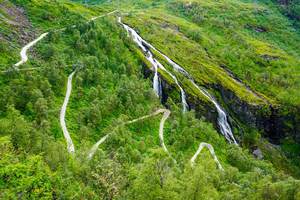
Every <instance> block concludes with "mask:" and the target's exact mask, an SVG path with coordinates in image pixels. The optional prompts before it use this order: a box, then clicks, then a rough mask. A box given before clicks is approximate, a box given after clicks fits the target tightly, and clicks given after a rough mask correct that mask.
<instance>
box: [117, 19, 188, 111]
mask: <svg viewBox="0 0 300 200" xmlns="http://www.w3.org/2000/svg"><path fill="white" fill-rule="evenodd" d="M118 22H119V23H120V24H121V25H122V26H123V27H124V29H125V30H126V31H127V33H129V34H130V35H131V37H132V39H133V41H134V42H135V43H136V44H137V45H138V46H139V47H140V48H141V49H142V51H143V52H144V54H145V55H146V59H147V60H148V61H149V62H150V63H151V65H152V67H153V68H154V78H153V90H154V91H155V93H156V95H157V96H161V95H162V88H161V84H160V82H161V81H160V78H159V76H158V69H161V70H163V71H165V72H166V73H167V74H168V75H169V76H171V78H172V79H173V80H174V82H175V84H176V85H177V86H178V88H179V90H180V93H181V103H182V109H183V112H186V111H187V110H188V104H187V102H186V95H185V91H184V90H183V88H182V87H181V86H180V84H179V81H178V80H177V78H176V77H175V76H174V75H173V74H172V73H171V72H169V71H168V70H167V69H166V68H165V67H164V66H163V65H162V64H161V63H160V62H159V61H158V60H156V59H155V58H154V56H153V54H152V52H151V51H150V50H149V47H151V45H149V44H148V43H147V42H146V41H145V40H144V39H143V38H142V37H141V36H140V35H139V34H138V33H137V32H136V31H135V30H134V29H132V28H130V27H129V26H127V25H126V24H123V23H122V21H121V17H119V18H118ZM151 48H152V47H151Z"/></svg>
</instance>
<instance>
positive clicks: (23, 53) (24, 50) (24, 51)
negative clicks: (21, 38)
mask: <svg viewBox="0 0 300 200" xmlns="http://www.w3.org/2000/svg"><path fill="white" fill-rule="evenodd" d="M115 12H117V10H114V11H112V12H109V13H107V14H104V15H100V16H97V17H92V18H91V19H90V20H88V21H87V23H89V22H91V21H95V20H96V19H98V18H101V17H105V16H108V15H111V14H113V13H115ZM72 27H73V28H75V27H76V25H73V26H72ZM65 29H66V28H62V29H57V30H53V31H63V30H65ZM48 34H49V32H46V33H43V34H41V35H40V36H39V37H38V38H37V39H35V40H33V41H31V42H29V43H28V44H26V45H25V46H24V47H23V48H22V50H21V52H20V55H21V60H20V61H19V62H18V63H16V64H14V67H15V68H16V69H18V67H19V66H20V65H22V64H24V63H26V62H27V61H28V56H27V51H28V49H30V48H31V47H32V46H34V45H35V44H36V43H38V42H39V41H40V40H42V39H43V38H45V37H46V36H47V35H48Z"/></svg>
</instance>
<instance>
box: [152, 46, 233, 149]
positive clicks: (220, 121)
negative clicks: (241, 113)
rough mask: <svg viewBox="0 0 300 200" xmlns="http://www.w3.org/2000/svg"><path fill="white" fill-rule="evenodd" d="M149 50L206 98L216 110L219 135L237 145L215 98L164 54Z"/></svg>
mask: <svg viewBox="0 0 300 200" xmlns="http://www.w3.org/2000/svg"><path fill="white" fill-rule="evenodd" d="M150 47H151V48H153V49H154V50H156V51H157V52H159V54H160V55H162V56H163V57H164V58H165V59H166V60H167V62H168V63H169V64H170V65H172V66H173V69H174V70H176V71H177V72H179V73H181V74H183V75H184V76H186V77H187V78H188V79H189V80H190V82H191V83H192V84H193V85H194V86H195V87H196V88H197V89H198V90H199V91H200V92H201V93H202V94H203V95H204V96H205V97H207V98H208V99H209V100H210V101H211V102H212V103H213V104H214V106H215V108H216V109H217V112H218V125H219V128H220V131H221V133H222V134H223V135H224V137H225V138H226V140H227V141H229V142H233V143H234V144H237V142H236V140H235V138H234V136H233V133H232V130H231V127H230V125H229V123H228V120H227V114H226V112H225V110H224V109H223V108H222V107H221V106H220V105H219V104H218V102H217V101H216V100H215V98H214V97H213V96H212V95H211V94H209V92H208V91H207V90H205V89H204V88H201V87H199V86H198V85H197V84H196V83H195V81H194V79H193V78H192V76H191V75H190V74H189V73H188V72H187V71H186V70H185V69H183V68H182V67H181V66H179V65H178V64H177V63H175V62H174V61H172V60H171V59H170V58H169V57H168V56H166V55H165V54H163V53H161V52H160V51H158V50H157V49H156V48H154V47H153V46H152V45H150Z"/></svg>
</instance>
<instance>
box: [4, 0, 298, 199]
mask: <svg viewBox="0 0 300 200" xmlns="http://www.w3.org/2000/svg"><path fill="white" fill-rule="evenodd" d="M12 2H14V3H15V4H17V5H18V6H22V7H23V8H24V9H25V10H26V13H27V15H28V18H29V19H30V20H31V22H32V23H33V25H34V27H35V28H36V29H40V30H43V31H48V30H52V29H53V28H62V27H64V26H68V27H67V29H66V30H62V31H57V32H55V31H51V32H50V33H49V35H48V36H47V37H46V38H45V39H44V40H42V41H40V42H39V43H38V44H37V45H36V46H34V47H33V49H34V53H32V52H29V61H28V62H27V63H26V64H24V65H22V66H21V69H22V68H28V69H30V68H36V70H28V71H12V72H7V73H3V74H1V78H0V96H1V98H0V105H1V106H0V136H1V137H0V198H1V199H293V198H294V199H297V198H299V194H300V192H299V189H298V188H299V181H298V180H296V179H295V178H293V177H290V176H288V175H287V174H285V172H286V173H289V170H286V171H284V170H285V169H287V168H288V167H287V166H286V165H283V164H281V163H279V164H278V163H277V162H272V161H275V160H277V158H276V157H275V156H273V154H272V155H271V154H270V155H271V156H270V157H269V158H267V159H268V160H269V161H267V160H256V159H255V158H254V157H253V156H252V155H251V154H250V153H249V152H248V151H247V150H245V149H242V148H240V147H235V146H233V145H230V144H228V143H227V142H226V141H225V139H224V138H223V137H222V136H221V135H219V134H218V133H217V131H216V130H215V129H214V127H213V125H212V124H210V123H207V122H205V120H204V119H196V117H195V115H196V114H195V113H194V112H187V113H185V114H182V112H181V106H180V105H177V104H176V103H175V102H176V98H178V94H177V93H176V92H174V94H172V95H170V98H169V99H168V105H169V106H170V107H171V110H172V114H171V117H170V119H168V121H166V125H165V135H164V137H165V143H166V146H167V148H168V149H169V151H170V155H171V156H172V157H174V158H175V159H176V161H177V163H174V162H173V160H172V159H171V158H170V157H169V155H167V154H166V153H165V152H164V151H163V150H162V149H161V148H160V141H159V138H158V127H159V121H160V118H161V116H157V117H154V118H151V119H147V120H144V121H141V122H138V123H136V124H131V125H128V126H121V127H120V128H118V129H115V127H116V126H117V125H119V124H120V123H122V122H125V121H128V120H130V119H135V118H137V117H140V116H143V115H146V114H149V113H151V112H153V111H154V110H156V109H158V108H159V107H161V105H160V102H159V100H158V99H157V98H156V97H155V95H154V93H153V92H152V89H151V83H150V81H149V80H145V79H144V75H143V72H142V70H143V66H142V65H143V64H145V63H144V62H145V60H142V59H141V57H142V56H143V55H141V54H139V55H137V52H136V47H135V46H134V44H133V43H132V42H131V40H130V39H128V37H127V35H126V34H125V33H124V31H123V29H122V28H121V27H120V26H119V25H118V24H117V23H116V22H115V18H114V17H106V18H105V19H98V20H96V21H95V22H90V23H85V22H86V21H85V20H86V19H90V18H91V17H92V16H97V15H100V14H101V13H103V11H104V10H106V8H109V9H107V10H112V7H113V6H112V5H115V4H116V2H112V4H111V5H110V4H109V3H107V2H106V3H105V2H102V1H98V2H94V3H99V4H101V5H103V7H102V6H101V7H98V6H84V5H81V4H79V3H74V2H70V1H65V0H61V1H37V0H30V1H29V0H26V1H20V0H14V1H12ZM199 2H200V4H199V3H192V7H193V8H192V9H191V10H189V11H185V8H184V6H185V4H184V3H183V4H182V3H175V4H174V3H172V4H169V6H168V9H170V10H171V11H172V12H173V11H180V12H178V13H177V14H178V15H184V16H185V19H182V18H179V17H175V16H172V15H171V14H165V13H166V12H162V11H161V10H160V9H161V8H163V9H165V7H164V5H165V4H166V3H169V2H168V1H146V0H145V1H122V2H121V5H122V6H124V8H127V7H131V6H132V8H141V7H142V8H149V9H150V10H149V11H148V10H144V11H145V15H144V17H141V19H142V20H143V21H141V22H140V21H137V22H134V23H133V22H132V21H133V18H128V19H127V20H128V21H129V22H131V23H133V24H134V25H136V26H137V27H138V28H139V29H140V31H141V32H142V33H143V34H146V33H148V32H153V36H150V35H146V36H145V37H147V39H149V41H151V42H153V43H154V44H155V46H157V47H158V48H159V49H162V50H163V51H164V52H167V53H168V55H169V53H170V55H171V57H172V58H174V60H176V61H180V62H179V63H180V64H182V65H183V66H185V67H187V69H189V70H192V72H193V75H195V76H196V79H197V82H199V83H201V84H206V83H212V84H213V83H218V84H223V85H224V86H226V87H228V88H231V89H232V90H235V89H236V90H237V94H238V95H241V96H240V97H241V98H242V97H244V98H245V99H247V100H249V101H250V102H255V103H261V102H260V101H259V100H258V99H257V98H256V97H254V96H247V95H248V94H249V93H247V91H246V90H245V88H244V89H241V88H240V86H238V85H237V84H235V83H233V82H231V81H230V79H229V78H228V76H227V75H226V74H224V73H223V71H222V70H220V69H219V68H218V65H219V64H220V63H226V64H228V66H229V67H230V68H231V69H233V71H235V72H236V73H237V74H238V75H239V76H241V77H242V76H243V75H244V74H243V73H244V72H239V71H238V70H239V67H240V66H241V65H245V64H247V62H249V63H250V65H249V66H253V69H252V68H250V67H249V69H247V70H246V71H247V72H248V75H247V77H248V76H249V77H250V76H251V77H252V76H254V77H255V80H253V82H251V80H249V83H251V84H253V86H255V89H258V90H259V91H263V90H265V89H266V88H265V87H264V85H260V84H259V83H258V82H257V80H258V79H257V76H259V75H260V74H259V73H258V74H256V70H257V71H259V69H257V67H258V65H257V64H253V62H252V61H251V60H249V59H245V61H243V62H241V63H242V64H240V65H237V66H236V67H235V64H236V63H238V62H239V61H240V60H239V59H244V58H245V57H244V56H245V55H247V54H248V53H250V54H249V55H250V58H253V57H251V55H255V56H257V55H267V56H265V57H264V58H268V59H269V58H271V59H273V58H275V57H276V58H277V57H279V58H280V59H286V61H287V62H284V61H276V60H273V61H264V60H263V59H262V58H259V59H256V58H255V61H261V63H262V65H271V66H272V68H274V71H276V72H274V73H273V72H269V71H267V72H264V73H265V75H264V76H265V77H266V79H269V77H271V78H272V79H270V80H272V81H274V80H276V82H275V83H276V84H275V86H274V88H275V89H274V91H277V89H278V88H279V86H278V85H280V86H283V85H284V86H289V89H291V90H292V89H293V88H292V85H293V84H294V82H293V81H294V80H292V79H290V78H291V77H290V76H289V75H287V74H286V71H285V72H282V73H283V74H285V75H284V77H285V78H286V80H281V79H279V78H278V77H279V76H281V75H282V74H281V72H279V70H278V69H277V68H279V66H281V65H282V68H284V69H285V70H286V69H287V68H289V67H290V66H291V65H292V64H294V63H296V64H297V62H296V61H295V60H294V58H291V57H289V56H287V55H286V53H285V51H291V52H292V51H293V50H292V48H293V47H294V46H293V45H291V44H290V40H293V39H295V38H294V34H292V33H291V34H290V36H291V38H290V39H288V41H289V42H288V45H287V46H286V48H285V47H282V45H283V42H282V40H279V43H280V44H278V46H277V45H275V46H276V47H277V49H276V50H272V47H273V46H272V45H271V46H270V45H269V44H268V42H269V40H270V37H271V36H270V37H269V36H266V38H267V39H263V37H260V36H259V37H254V36H253V37H252V34H253V33H250V32H251V31H249V30H243V31H242V32H239V31H240V30H239V29H237V32H238V33H241V34H245V37H246V39H245V40H247V42H249V44H248V43H247V45H245V47H251V48H250V50H249V51H246V50H245V49H243V50H244V51H242V50H241V51H239V52H238V53H240V54H239V55H240V56H241V58H238V57H239V55H236V54H234V55H231V54H230V53H226V52H221V50H219V49H218V48H217V46H218V45H221V47H222V51H225V50H226V51H229V50H228V49H226V48H225V50H224V48H223V47H224V45H225V44H224V40H226V42H227V39H228V37H227V36H230V37H229V39H232V38H234V37H237V39H236V40H234V41H232V40H229V41H230V45H232V47H235V49H236V48H237V47H238V46H236V43H237V41H240V40H239V39H241V38H240V37H238V36H239V34H236V35H234V37H233V36H232V35H230V34H229V33H228V32H230V31H232V30H233V29H236V28H237V27H239V26H237V24H239V23H242V22H243V21H242V22H240V21H239V22H238V23H237V24H233V25H232V24H231V23H230V20H229V19H231V18H232V17H236V16H234V14H236V12H233V14H232V15H233V16H231V15H229V16H222V17H220V18H214V17H213V16H216V15H215V14H216V13H220V11H219V9H220V8H219V7H216V8H215V7H214V6H213V5H218V6H220V7H222V6H224V2H223V1H221V2H219V3H217V2H214V3H215V4H213V3H212V2H211V1H210V2H208V3H207V4H205V3H204V2H203V1H199ZM90 3H92V2H90ZM102 3H103V4H102ZM202 4H203V5H202ZM104 5H105V6H107V7H105V6H104ZM108 5H110V6H108ZM199 5H200V6H199ZM229 5H230V8H232V9H233V10H234V11H235V10H236V7H238V8H239V6H241V5H243V6H244V5H247V6H249V5H248V4H244V3H240V2H239V3H237V2H236V1H234V2H231V1H230V4H229ZM243 6H242V8H243ZM247 6H246V7H247ZM153 7H155V9H154V10H151V8H153ZM204 8H205V9H204ZM208 8H212V9H211V12H212V13H209V12H208V10H209V9H208ZM247 8H248V7H247ZM182 9H184V10H182ZM152 11H153V14H151V15H150V14H149V13H147V12H152ZM246 11H247V14H245V16H247V15H248V14H249V13H248V11H249V10H248V9H246ZM246 11H245V12H246ZM205 12H208V13H205ZM249 12H250V11H249ZM157 13H159V14H158V15H156V14H157ZM177 14H176V15H177ZM154 15H156V16H154ZM262 15H263V19H264V20H265V17H266V16H265V15H264V14H263V13H262ZM132 16H133V15H132ZM132 16H131V17H132ZM245 16H243V17H245ZM249 16H251V17H252V15H250V14H249ZM274 16H275V15H274ZM276 16H277V13H276ZM278 16H279V15H278ZM226 17H229V18H226ZM251 17H249V18H251ZM221 18H222V19H221ZM249 18H247V20H249V22H251V26H249V27H251V28H253V27H256V28H257V27H264V28H266V29H267V30H272V28H273V27H272V26H271V25H270V26H269V25H268V24H267V23H265V22H264V21H263V20H262V21H260V20H261V19H260V18H259V17H258V18H259V19H256V18H255V20H258V22H259V23H258V24H257V23H256V22H257V21H255V20H254V21H253V20H250V19H249ZM279 18H280V19H278V21H277V22H283V21H284V20H282V17H281V16H280V17H279ZM244 20H246V19H244ZM188 21H191V22H188ZM162 22H163V23H164V29H166V30H167V35H166V36H163V35H164V34H165V32H164V31H161V30H162V28H160V25H161V23H162ZM211 22H214V23H212V25H211V26H215V27H211V26H208V25H207V24H209V23H211ZM141 23H143V27H145V23H146V25H149V30H150V28H151V31H148V29H147V28H145V29H144V28H141V27H142V26H141ZM260 23H262V24H260ZM285 23H287V22H285ZM73 24H77V26H76V27H72V26H71V25H73ZM242 24H243V23H242ZM258 25H259V26H258ZM285 25H286V24H285ZM285 25H283V26H285ZM202 26H203V27H204V28H202ZM231 26H233V27H231ZM1 27H2V24H1ZM228 27H229V28H228ZM206 28H207V30H208V32H206V31H204V30H203V29H206ZM224 28H225V30H227V31H225V33H224V34H226V35H222V34H223V33H222V34H221V33H220V32H221V31H222V30H224ZM227 28H228V29H227ZM279 28H280V27H278V29H279ZM1 30H2V29H1ZM276 30H277V28H276ZM160 31H161V32H160ZM209 31H212V32H211V33H209ZM174 35H175V36H174ZM274 35H275V36H276V37H275V38H276V39H278V38H279V39H280V36H279V35H278V34H277V33H276V34H274ZM154 36H155V37H156V36H159V37H158V38H161V39H156V38H155V37H154ZM250 36H251V37H250ZM249 38H250V39H249ZM253 38H254V39H253ZM162 40H164V41H162ZM249 40H250V41H249ZM274 40H275V39H274ZM5 41H7V40H5ZM242 41H243V40H242ZM273 42H274V41H273V40H270V43H272V44H274V43H273ZM172 44H173V45H172ZM250 44H251V45H250ZM176 45H177V46H178V45H182V46H184V47H185V48H184V50H180V49H177V48H175V47H176ZM3 46H5V47H6V46H7V44H6V42H2V40H1V46H0V50H3V51H1V55H0V61H1V63H2V61H3V63H5V64H6V63H9V64H13V63H15V62H16V61H17V60H18V59H17V58H15V57H17V56H15V55H14V54H18V49H14V51H8V50H6V48H3ZM17 46H18V45H17ZM202 46H203V47H204V48H205V47H207V49H204V48H203V47H202ZM279 47H280V48H279ZM281 47H282V49H283V50H282V49H281ZM194 50H195V51H194ZM230 51H231V50H230ZM2 52H3V53H2ZM16 52H17V53H16ZM195 52H196V53H195ZM177 53H178V54H177ZM297 53H298V52H297V51H295V53H294V54H295V55H296V56H295V57H297V56H298V54H297ZM216 55H220V56H219V57H217V56H216ZM185 56H186V57H185ZM198 56H199V57H198ZM181 57H185V58H184V60H183V61H181ZM195 57H197V59H195ZM198 58H199V59H198ZM159 59H162V58H159ZM219 60H221V61H219ZM162 62H163V61H162ZM181 62H182V63H181ZM200 62H201V63H202V62H203V64H201V65H199V66H201V67H199V68H198V66H197V69H196V70H195V68H194V67H193V66H194V64H199V63H200ZM167 67H168V68H170V67H169V66H167ZM75 69H76V73H75V75H74V78H73V88H72V94H71V97H70V102H69V105H68V109H67V114H66V123H67V127H68V130H69V132H70V134H71V137H72V139H73V141H74V143H75V147H76V153H75V155H74V156H70V155H69V154H68V153H67V150H66V144H65V140H64V137H63V133H62V131H61V127H60V125H59V112H60V109H61V105H62V103H63V99H64V96H65V90H66V81H67V77H68V76H69V74H70V73H71V72H73V71H74V70H75ZM246 71H245V73H246ZM203 75H204V76H203ZM291 76H292V75H291ZM166 77H167V75H166ZM245 77H246V75H245ZM167 78H168V77H167ZM167 78H166V79H167ZM169 78H170V77H169ZM182 79H183V78H182V77H180V81H182V82H183V83H184V86H185V87H188V86H189V84H188V83H187V82H186V81H184V80H182ZM249 79H251V78H249ZM167 80H168V79H167ZM295 87H296V86H295ZM189 89H190V88H189ZM190 90H191V91H192V92H191V93H192V94H194V95H198V94H197V93H195V91H193V89H190ZM278 90H279V89H278ZM274 91H273V89H270V90H268V95H271V96H272V95H273V94H274V93H275V92H274ZM288 92H290V91H288ZM288 92H287V93H288ZM243 95H244V96H243ZM272 98H273V96H272ZM286 98H289V95H286V96H284V97H283V99H281V98H278V100H280V101H281V100H282V101H283V102H285V103H287V104H288V103H290V101H285V99H286ZM295 98H297V97H295ZM296 103H297V102H296ZM262 112H267V111H265V110H263V111H262ZM112 130H114V131H112ZM246 131H247V132H246V133H245V134H244V141H243V144H245V146H252V145H255V144H256V143H258V141H260V137H259V135H258V133H257V131H252V130H249V131H248V130H246ZM108 133H111V135H110V136H109V137H108V139H107V141H105V142H104V143H103V144H102V145H100V147H99V150H98V151H97V152H96V154H95V156H94V157H93V159H92V160H88V159H87V152H88V150H89V149H90V147H91V146H92V145H93V144H94V143H95V142H97V141H98V140H99V139H100V138H101V137H103V136H104V135H106V134H108ZM200 142H208V143H210V144H212V146H213V147H214V149H215V153H216V155H217V156H218V158H219V160H220V162H221V164H222V166H223V167H224V169H225V171H224V172H222V171H220V170H218V168H217V167H216V164H215V162H214V160H213V159H212V158H211V155H210V154H209V152H208V151H207V150H203V152H201V154H200V155H199V156H198V158H197V161H196V163H195V167H194V168H192V167H190V162H189V160H190V158H191V157H192V156H193V154H194V153H195V152H196V150H197V148H198V145H199V143H200ZM291 144H293V142H292V141H286V143H285V145H284V146H283V148H284V149H285V150H286V151H288V152H290V153H291V154H292V155H297V154H296V153H297V149H298V146H297V145H296V144H293V145H291ZM289 145H290V146H289ZM261 148H263V147H261ZM266 151H267V150H265V149H263V152H266ZM274 155H278V154H276V153H274ZM271 162H272V163H273V164H274V165H273V164H271ZM274 166H276V167H274ZM278 166H280V167H282V169H281V168H280V167H278ZM291 170H293V169H291ZM282 171H284V172H282Z"/></svg>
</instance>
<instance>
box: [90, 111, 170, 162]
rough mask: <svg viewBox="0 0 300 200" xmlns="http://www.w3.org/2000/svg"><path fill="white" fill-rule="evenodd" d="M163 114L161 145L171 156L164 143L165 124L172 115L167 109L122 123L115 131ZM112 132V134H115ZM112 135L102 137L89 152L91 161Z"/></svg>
mask: <svg viewBox="0 0 300 200" xmlns="http://www.w3.org/2000/svg"><path fill="white" fill-rule="evenodd" d="M161 113H163V116H162V118H161V121H160V125H159V138H160V145H161V146H162V148H163V149H164V151H165V152H166V153H167V154H168V155H170V153H169V151H168V149H167V147H166V145H165V143H164V136H163V135H164V124H165V121H166V120H167V119H168V118H169V116H170V114H171V111H169V110H167V109H159V110H157V111H155V112H153V113H152V114H149V115H145V116H143V117H139V118H137V119H134V120H131V121H128V122H124V123H121V124H120V125H118V126H117V127H115V128H114V129H113V131H114V130H116V129H118V128H119V127H120V126H124V125H129V124H133V123H135V122H138V121H141V120H144V119H147V118H150V117H154V116H156V115H159V114H161ZM113 131H112V132H113ZM112 132H111V133H108V134H107V135H105V136H104V137H102V138H101V139H100V140H99V141H98V142H97V143H96V144H95V145H94V146H93V147H92V148H91V150H90V151H89V153H88V159H91V158H92V157H93V155H94V154H95V153H96V151H97V149H98V148H99V146H100V145H101V144H102V143H103V142H105V140H106V139H107V138H108V137H109V136H110V135H111V134H112Z"/></svg>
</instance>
